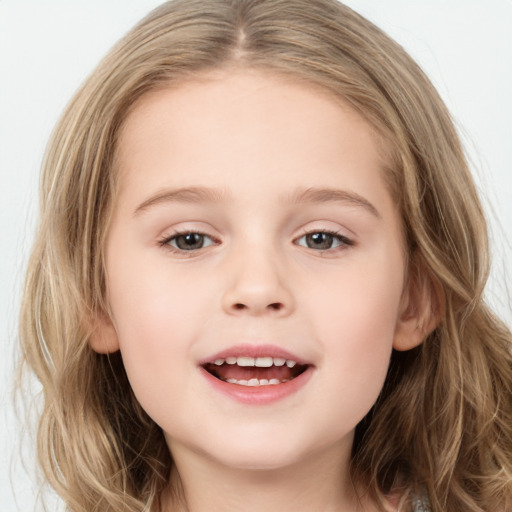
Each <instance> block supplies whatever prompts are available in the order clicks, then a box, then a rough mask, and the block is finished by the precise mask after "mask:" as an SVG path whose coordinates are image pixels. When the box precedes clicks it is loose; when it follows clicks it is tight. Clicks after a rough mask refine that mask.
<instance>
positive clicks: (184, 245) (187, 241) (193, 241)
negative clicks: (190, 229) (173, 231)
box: [176, 233, 204, 251]
mask: <svg viewBox="0 0 512 512" xmlns="http://www.w3.org/2000/svg"><path fill="white" fill-rule="evenodd" d="M203 244H204V236H203V235H200V234H199V233H187V234H186V235H179V236H177V237H176V246H177V247H178V249H182V250H184V251H190V250H192V249H201V247H202V246H203Z"/></svg>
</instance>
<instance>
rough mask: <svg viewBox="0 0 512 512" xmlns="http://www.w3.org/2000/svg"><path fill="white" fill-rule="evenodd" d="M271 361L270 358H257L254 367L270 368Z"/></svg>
mask: <svg viewBox="0 0 512 512" xmlns="http://www.w3.org/2000/svg"><path fill="white" fill-rule="evenodd" d="M272 364H273V360H272V358H271V357H257V358H256V362H255V365H256V366H259V367H261V368H269V367H270V366H272Z"/></svg>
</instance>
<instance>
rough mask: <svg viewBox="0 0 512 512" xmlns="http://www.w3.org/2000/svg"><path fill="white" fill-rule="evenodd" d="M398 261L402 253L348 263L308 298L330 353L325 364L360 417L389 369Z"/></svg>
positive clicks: (396, 306)
mask: <svg viewBox="0 0 512 512" xmlns="http://www.w3.org/2000/svg"><path fill="white" fill-rule="evenodd" d="M398 256H399V255H398ZM359 263H360V261H359ZM383 263H385V264H383ZM400 263H401V258H400V257H398V258H396V259H392V260H389V259H386V260H384V261H378V260H377V261H372V262H368V263H367V264H364V265H358V266H355V265H354V266H351V265H348V264H347V266H346V267H345V268H344V269H343V271H340V273H339V274H338V275H336V276H333V279H332V280H331V281H330V282H329V284H328V287H324V288H323V289H322V290H320V289H317V290H316V291H315V294H314V295H311V296H310V298H309V300H310V304H311V306H310V310H312V311H314V315H315V320H314V322H313V323H314V326H315V329H316V332H315V336H316V338H317V339H318V340H319V342H320V343H321V344H322V345H323V347H324V353H325V354H326V357H325V360H324V363H323V364H324V365H325V368H324V369H325V370H327V371H328V375H329V378H330V379H331V382H336V385H335V388H336V389H337V390H338V391H337V392H338V394H339V395H340V396H347V395H348V394H351V395H352V396H353V398H354V407H355V408H356V409H357V408H359V409H360V414H361V417H362V416H363V415H364V414H366V412H367V411H368V410H369V408H370V407H371V406H372V405H373V403H374V402H375V400H376V399H377V396H378V394H379V393H380V390H381V389H382V385H383V383H384V380H385V377H386V374H387V370H388V366H389V359H390V356H391V351H392V346H393V338H394V333H395V328H396V325H397V318H398V311H399V306H400V300H401V295H402V284H403V266H402V265H401V264H400ZM383 269H386V271H383Z"/></svg>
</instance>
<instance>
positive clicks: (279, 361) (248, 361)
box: [214, 357, 297, 368]
mask: <svg viewBox="0 0 512 512" xmlns="http://www.w3.org/2000/svg"><path fill="white" fill-rule="evenodd" d="M214 363H215V364H216V365H217V366H221V365H223V364H224V363H227V364H237V365H238V366H258V367H260V368H269V367H270V366H283V365H284V364H286V366H288V368H293V367H294V366H295V365H296V364H297V362H296V361H292V360H291V359H284V358H282V357H226V359H216V360H215V361H214Z"/></svg>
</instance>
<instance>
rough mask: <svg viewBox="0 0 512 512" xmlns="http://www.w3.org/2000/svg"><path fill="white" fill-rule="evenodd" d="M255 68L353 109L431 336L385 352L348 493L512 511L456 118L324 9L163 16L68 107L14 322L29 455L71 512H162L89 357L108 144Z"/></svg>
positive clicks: (511, 393) (483, 267) (189, 1)
mask: <svg viewBox="0 0 512 512" xmlns="http://www.w3.org/2000/svg"><path fill="white" fill-rule="evenodd" d="M228 66H240V67H246V68H258V69H265V70H269V71H272V72H275V73H279V74H281V75H285V76H290V77H291V78H292V79H295V80H302V81H303V82H304V83H310V84H312V85H315V86H320V87H321V88H324V89H325V90H328V91H330V92H331V93H332V94H334V95H336V96H338V97H339V98H342V99H343V100H344V101H347V102H348V103H349V104H350V105H351V106H352V107H353V108H355V109H356V110H357V111H358V112H359V113H360V114H362V115H363V116H364V117H365V118H366V120H367V121H368V122H369V123H370V124H371V125H372V126H373V128H374V129H375V131H376V132H377V133H378V134H379V135H380V137H381V138H382V140H383V143H384V146H385V148H386V150H387V153H388V154H389V159H388V160H389V161H388V168H387V169H386V172H387V176H386V177H387V180H388V183H389V186H390V189H391V192H392V194H393V195H394V197H395V199H396V202H397V204H398V206H399V208H400V212H401V215H402V218H403V219H404V232H405V234H406V239H407V241H408V262H409V279H411V280H413V285H414V289H415V290H416V292H417V293H429V294H430V295H431V303H432V310H433V315H434V316H435V317H436V318H437V319H438V324H437V327H436V328H435V329H434V330H433V332H431V333H430V334H428V335H426V338H425V340H424V342H423V344H422V345H421V346H420V347H418V348H417V349H413V350H412V351H408V352H394V353H393V356H392V360H391V365H390V369H389V373H388V376H387V380H386V383H385V386H384V389H383V391H382V393H381V396H380V398H379V400H378V402H377V403H376V404H375V406H374V407H373V409H372V410H371V412H370V413H369V414H368V415H367V417H366V418H365V419H364V420H363V422H361V424H360V425H359V426H358V429H357V431H356V439H355V443H354V446H353V454H352V475H353V479H354V481H355V482H358V483H359V484H360V485H361V487H363V488H365V489H367V492H368V493H369V494H370V495H372V496H373V497H374V498H375V499H377V501H379V502H380V503H382V504H383V505H384V503H385V501H386V496H387V495H389V494H391V493H396V492H398V493H399V494H400V495H401V496H403V499H404V502H405V503H409V505H406V507H407V506H409V507H410V502H411V500H412V496H415V495H418V494H422V493H426V494H427V495H428V497H429V500H430V503H431V510H432V512H446V511H450V512H489V511H493V512H506V511H508V510H512V356H511V345H512V336H511V333H510V331H509V330H508V328H507V327H506V326H505V325H504V323H502V322H501V321H500V320H499V319H498V318H497V317H496V316H495V315H494V314H493V313H492V312H491V311H490V309H489V308H488V307H487V306H486V304H485V302H484V299H483V291H484V286H485V283H486V280H487V276H488V272H489V269H488V265H489V263H488V246H487V228H486V222H485V219H484V214H483V211H482V208H481V206H480V201H479V199H478V197H477V194H476V190H475V186H474V184H473V180H472V178H471V175H470V173H469V171H468V166H467V164H466V160H465V157H464V154H463V150H462V148H461V144H460V142H459V138H458V136H457V133H456V131H455V129H454V126H453V123H452V120H451V118H450V115H449V113H448V112H447V109H446V107H445V106H444V104H443V102H442V101H441V99H440V98H439V96H438V94H437V92H436V91H435V89H434V88H433V86H432V85H431V83H430V82H429V80H428V79H427V78H426V76H425V75H424V74H423V72H422V71H421V70H420V69H419V67H418V66H417V65H416V64H415V63H414V61H413V60H412V59H411V58H410V57H409V56H408V55H407V54H406V52H405V51H404V50H403V49H402V48H401V47H400V46H399V45H398V44H397V43H395V42H394V41H392V40H391V39H390V38H389V37H388V36H387V35H385V34H384V33H383V32H382V31H381V30H379V29H378V28H376V27H375V26H374V25H372V24H371V23H370V22H368V21H367V20H365V19H364V18H362V17H361V16H359V15H358V14H356V13H355V12H353V11H352V10H350V9H349V8H347V7H345V6H344V5H342V4H341V3H338V2H337V1H336V0H317V1H315V2H310V1H309V0H211V1H205V0H175V1H171V2H167V3H164V4H163V5H162V6H160V7H159V8H158V9H156V10H155V11H153V12H152V13H150V14H149V16H148V17H146V18H145V19H144V20H142V22H140V23H139V24H138V25H137V26H136V27H135V28H134V29H132V30H131V31H130V32H129V33H128V34H127V35H126V36H125V37H124V39H123V40H121V41H120V42H119V43H118V44H117V45H116V46H115V47H114V48H113V49H112V50H111V52H110V53H109V54H108V55H107V56H106V58H105V59H104V60H103V61H102V62H101V63H100V65H99V66H98V67H97V69H96V70H95V71H94V72H93V73H92V74H91V76H90V77H89V78H88V79H87V80H86V82H85V83H84V84H83V86H82V87H81V88H80V90H79V91H78V92H77V94H76V95H75V97H74V98H73V99H72V101H71V102H70V104H69V105H68V107H67V109H66V111H65V113H64V114H63V116H62V118H61V119H60V121H59V123H58V125H57V127H56V129H55V131H54V133H53V136H52V139H51V141H50V144H49V147H48V149H47V153H46V157H45V161H44V165H43V175H42V182H41V212H40V214H41V220H40V225H39V229H38V234H37V238H36V242H35V244H34V247H33V252H32V256H31V259H30V263H29V268H28V272H27V279H26V285H25V291H24V300H23V307H22V313H21V334H20V336H21V342H22V348H23V354H24V365H25V367H28V368H29V369H30V370H31V371H32V372H34V373H35V375H36V376H37V378H38V379H39V381H40V382H41V384H42V389H43V404H42V415H41V418H40V421H39V426H38V454H39V460H40V463H41V466H42V467H43V469H44V473H45V476H46V479H47V480H48V481H49V482H50V484H51V485H52V486H53V487H54V488H55V489H56V491H57V492H58V494H59V495H60V496H61V497H62V499H63V500H64V501H65V503H66V504H67V507H68V510H70V511H73V512H90V511H92V510H94V511H97V512H114V511H115V512H135V511H139V512H140V511H143V510H144V511H149V510H152V511H153V510H155V511H158V501H159V495H160V493H161V492H162V490H163V489H164V487H165V486H166V484H167V482H168V479H169V475H170V472H171V470H172V460H171V456H170V454H169V452H168V449H167V446H166V443H165V440H164V437H163V434H162V432H161V430H160V428H159V427H158V426H157V425H156V424H155V423H154V422H153V421H152V420H151V419H150V418H149V417H148V416H147V415H146V413H145V412H144V411H143V410H142V408H141V407H140V405H139V404H138V402H137V400H136V399H135V397H134V396H133V393H132V391H131V389H130V386H129V383H128V381H127V377H126V374H125V371H124V368H123V364H122V360H121V357H120V355H119V354H118V353H115V354H111V355H103V354H97V353H95V352H93V351H92V349H91V348H90V346H89V343H88V340H89V337H90V335H91V329H93V327H91V326H92V324H93V322H91V318H95V317H98V316H101V315H106V316H108V314H109V306H108V298H107V296H106V286H105V275H104V264H103V262H104V241H105V237H106V233H107V230H108V226H109V221H110V216H111V211H112V207H113V204H114V201H115V198H116V190H117V176H116V151H115V150H116V140H117V135H118V133H119V130H120V128H121V126H122V124H123V120H124V119H125V117H126V115H127V113H128V111H129V110H130V108H131V107H132V106H133V104H134V103H135V102H136V101H137V99H138V98H140V97H141V96H142V95H143V94H145V93H146V92H148V91H151V90H154V89H156V88H161V87H168V86H172V85H173V84H179V83H183V82H185V81H187V80H194V79H195V78H196V77H198V76H200V73H201V72H203V71H207V70H212V69H215V68H221V67H228Z"/></svg>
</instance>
